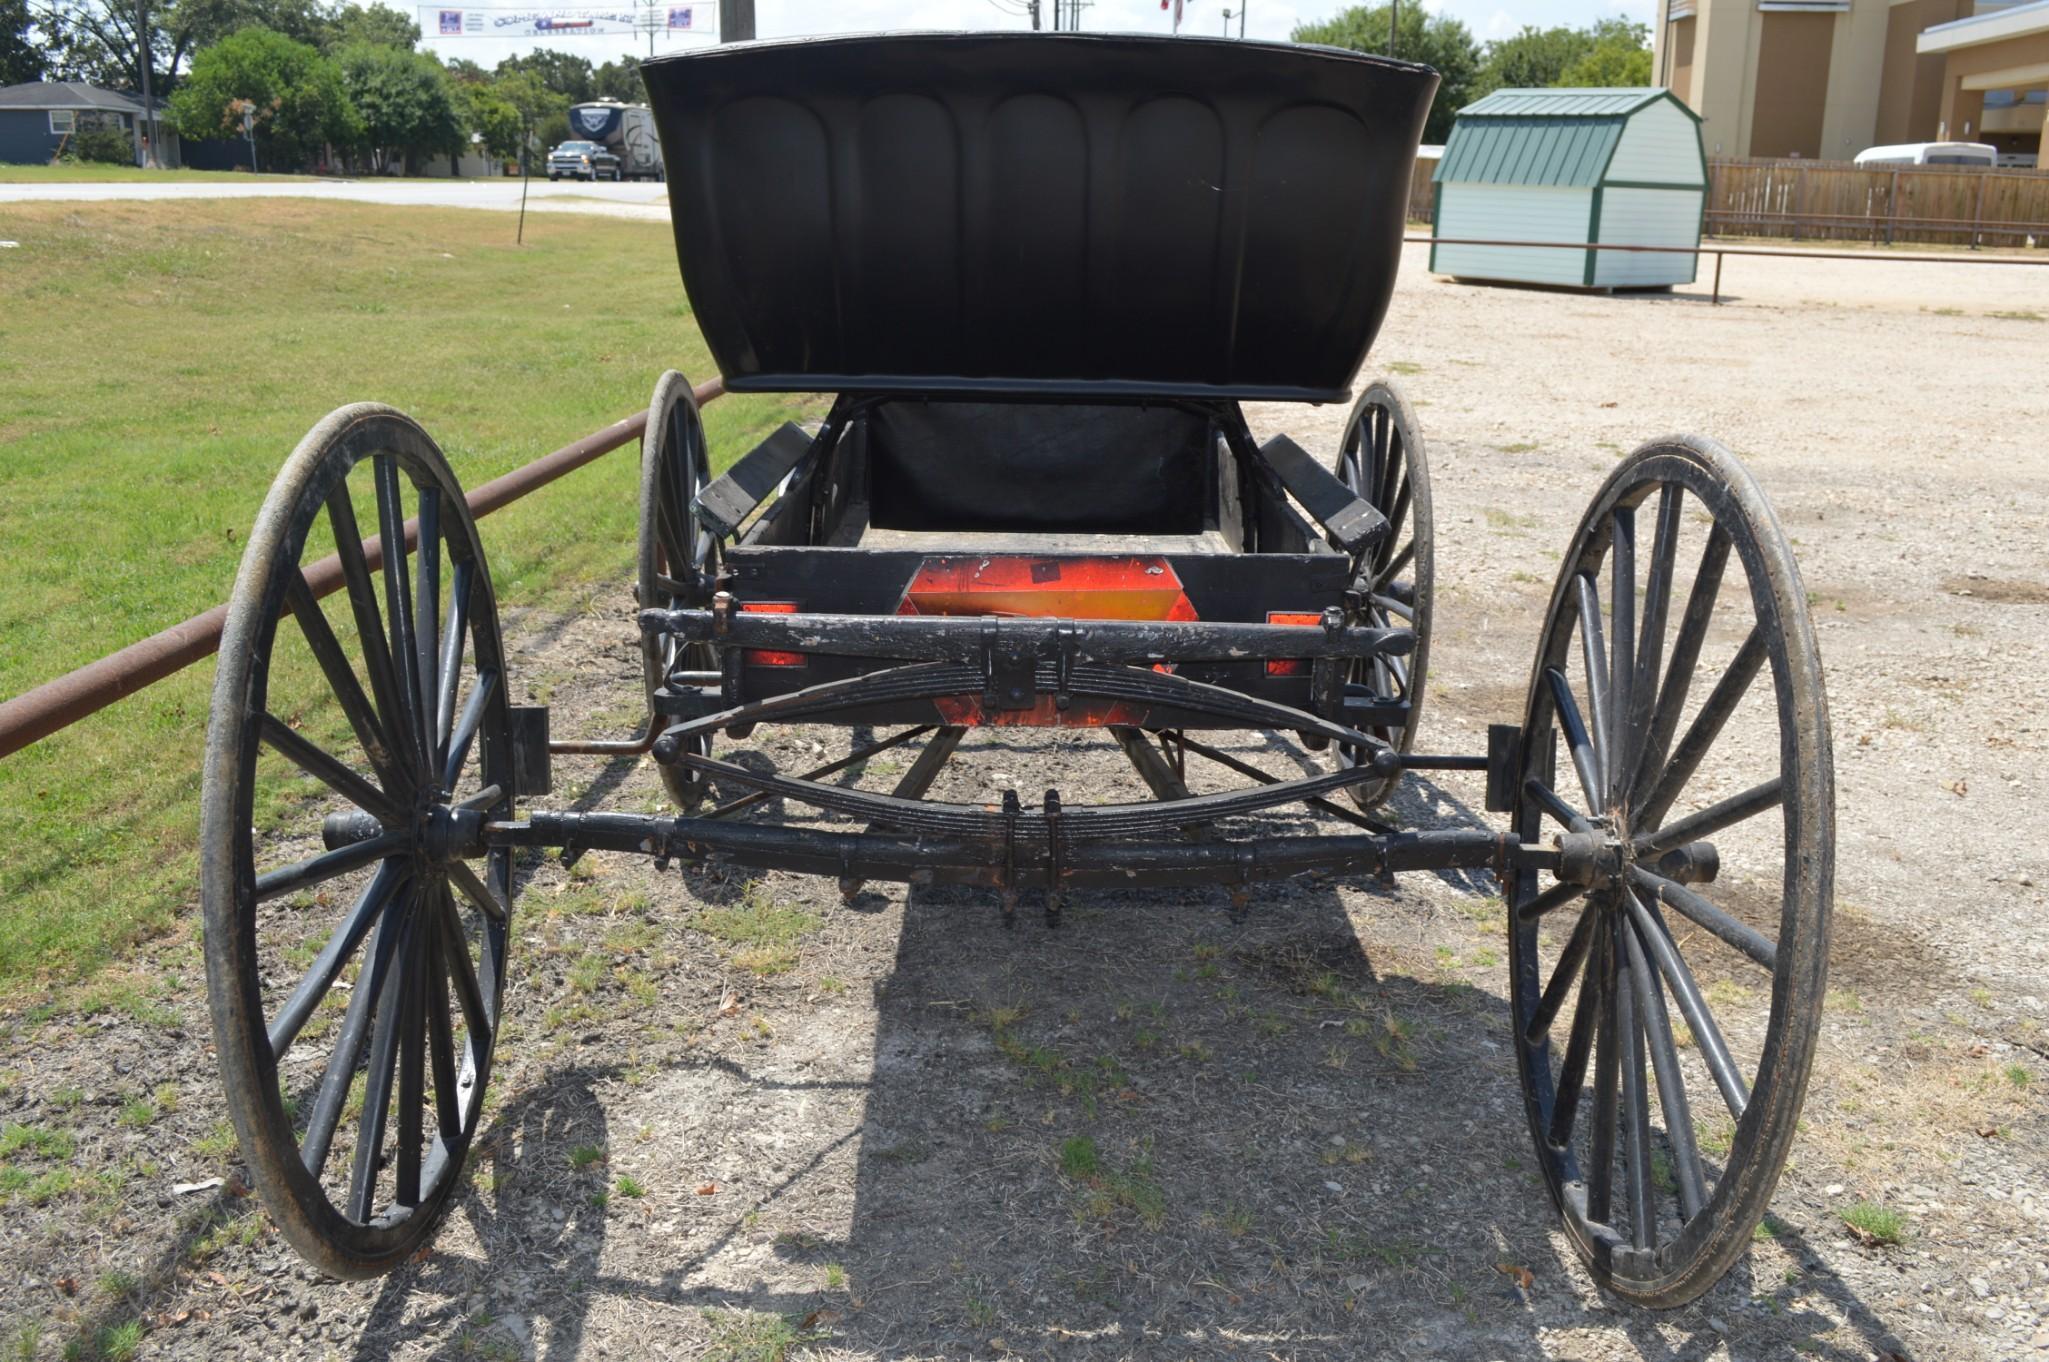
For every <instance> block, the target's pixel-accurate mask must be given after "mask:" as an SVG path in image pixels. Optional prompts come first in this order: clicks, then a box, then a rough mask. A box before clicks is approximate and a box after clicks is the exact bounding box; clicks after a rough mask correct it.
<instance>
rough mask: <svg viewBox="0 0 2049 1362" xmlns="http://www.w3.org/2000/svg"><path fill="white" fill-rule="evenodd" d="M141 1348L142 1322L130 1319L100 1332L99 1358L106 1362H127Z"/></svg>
mask: <svg viewBox="0 0 2049 1362" xmlns="http://www.w3.org/2000/svg"><path fill="white" fill-rule="evenodd" d="M141 1347H142V1321H141V1320H139V1319H131V1320H129V1321H128V1322H127V1323H126V1324H117V1325H115V1326H114V1327H113V1328H111V1329H103V1330H101V1331H100V1356H101V1357H103V1358H105V1359H106V1362H128V1359H130V1358H132V1357H134V1356H135V1353H136V1350H137V1349H139V1348H141Z"/></svg>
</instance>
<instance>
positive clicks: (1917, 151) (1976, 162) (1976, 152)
mask: <svg viewBox="0 0 2049 1362" xmlns="http://www.w3.org/2000/svg"><path fill="white" fill-rule="evenodd" d="M1998 163H1999V148H1997V147H1994V146H1988V145H1987V144H1985V143H1983V142H1902V143H1899V144H1898V145H1896V146H1890V147H1867V148H1866V149H1865V150H1863V151H1860V152H1858V153H1857V159H1856V164H1858V165H1860V166H1983V167H1985V168H1986V169H1987V170H1990V169H1991V168H1992V167H1993V166H1995V165H1997V164H1998Z"/></svg>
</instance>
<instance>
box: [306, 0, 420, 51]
mask: <svg viewBox="0 0 2049 1362" xmlns="http://www.w3.org/2000/svg"><path fill="white" fill-rule="evenodd" d="M352 43H370V44H373V45H375V46H378V47H396V48H398V49H399V50H400V51H403V52H410V51H412V50H413V49H414V48H415V47H417V46H419V44H420V26H419V24H417V23H415V22H414V21H413V17H412V15H410V14H407V13H405V12H404V11H402V10H395V9H393V8H391V6H389V5H381V4H378V3H376V0H371V3H370V4H368V5H347V6H345V7H343V8H342V10H341V11H340V12H339V13H337V14H336V15H335V16H334V19H333V21H332V22H331V23H330V24H329V25H328V28H327V32H326V35H325V37H324V40H323V41H322V42H321V44H320V50H321V51H323V52H326V53H328V54H330V55H333V54H336V53H339V52H340V51H341V49H342V48H344V47H347V46H349V45H350V44H352Z"/></svg>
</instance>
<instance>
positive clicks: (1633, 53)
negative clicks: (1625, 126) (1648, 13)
mask: <svg viewBox="0 0 2049 1362" xmlns="http://www.w3.org/2000/svg"><path fill="white" fill-rule="evenodd" d="M1587 36H1588V38H1589V40H1590V41H1589V43H1588V46H1587V50H1586V52H1585V53H1583V54H1582V55H1581V56H1580V57H1579V59H1578V60H1576V61H1574V62H1573V63H1572V65H1570V66H1568V67H1566V68H1565V70H1563V71H1561V72H1560V73H1559V75H1558V80H1557V82H1556V83H1557V84H1559V85H1579V86H1594V87H1608V88H1611V89H1612V88H1620V87H1623V86H1635V85H1649V84H1650V83H1651V31H1650V29H1649V28H1648V27H1647V26H1645V25H1643V24H1640V23H1637V22H1636V21H1635V20H1633V19H1602V20H1600V21H1599V22H1597V23H1596V24H1595V25H1594V27H1593V29H1592V31H1591V32H1590V33H1589V34H1588V35H1587Z"/></svg>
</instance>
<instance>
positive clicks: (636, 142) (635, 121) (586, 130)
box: [569, 99, 668, 180]
mask: <svg viewBox="0 0 2049 1362" xmlns="http://www.w3.org/2000/svg"><path fill="white" fill-rule="evenodd" d="M569 131H570V132H571V134H573V135H574V136H577V137H587V138H589V139H590V140H591V141H593V142H598V143H601V144H602V145H603V146H604V147H605V148H606V149H607V150H609V151H610V152H611V153H612V154H613V155H615V156H617V157H618V158H619V173H620V174H621V175H622V176H624V177H625V178H626V179H629V180H663V179H667V178H668V176H667V174H666V172H665V171H664V169H663V166H662V142H661V138H659V137H657V136H656V135H655V116H654V115H653V114H652V113H650V112H649V111H648V107H647V105H645V104H622V103H620V102H619V101H618V100H616V99H598V100H593V101H591V102H590V103H588V104H572V105H570V106H569Z"/></svg>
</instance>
